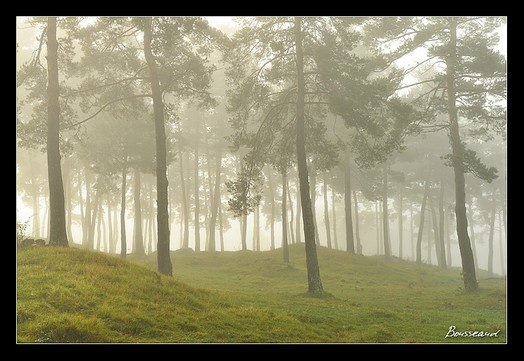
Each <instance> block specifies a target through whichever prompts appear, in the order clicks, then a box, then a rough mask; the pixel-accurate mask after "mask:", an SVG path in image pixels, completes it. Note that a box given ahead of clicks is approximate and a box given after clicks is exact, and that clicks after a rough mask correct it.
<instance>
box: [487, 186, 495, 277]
mask: <svg viewBox="0 0 524 361" xmlns="http://www.w3.org/2000/svg"><path fill="white" fill-rule="evenodd" d="M491 197H492V201H491V217H490V225H489V240H488V274H489V275H490V276H492V275H493V236H494V233H495V216H496V215H497V203H496V197H495V191H493V194H492V195H491Z"/></svg>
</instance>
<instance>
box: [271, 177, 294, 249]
mask: <svg viewBox="0 0 524 361" xmlns="http://www.w3.org/2000/svg"><path fill="white" fill-rule="evenodd" d="M267 180H268V183H269V198H270V199H271V215H270V216H269V226H270V228H271V246H270V249H271V250H274V249H275V212H276V210H275V208H276V207H275V192H274V190H273V177H272V176H271V168H270V167H268V168H267ZM297 222H298V220H297ZM297 238H298V234H297Z"/></svg>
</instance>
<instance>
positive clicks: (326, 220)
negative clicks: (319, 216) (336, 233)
mask: <svg viewBox="0 0 524 361" xmlns="http://www.w3.org/2000/svg"><path fill="white" fill-rule="evenodd" d="M326 177H327V176H326V172H324V223H325V225H326V239H327V246H328V248H329V249H331V248H333V247H332V245H331V225H330V224H329V206H328V191H327V180H326Z"/></svg>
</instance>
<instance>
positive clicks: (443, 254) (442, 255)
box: [438, 179, 447, 268]
mask: <svg viewBox="0 0 524 361" xmlns="http://www.w3.org/2000/svg"><path fill="white" fill-rule="evenodd" d="M438 211H439V243H440V259H441V261H442V267H443V268H446V267H447V259H446V245H445V242H444V181H443V180H442V179H441V180H440V196H439V202H438Z"/></svg>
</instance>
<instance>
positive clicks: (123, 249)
mask: <svg viewBox="0 0 524 361" xmlns="http://www.w3.org/2000/svg"><path fill="white" fill-rule="evenodd" d="M126 190H127V156H126V157H125V159H124V165H123V166H122V194H121V198H120V204H121V205H120V244H121V248H120V257H122V258H126V255H127V239H126Z"/></svg>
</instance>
